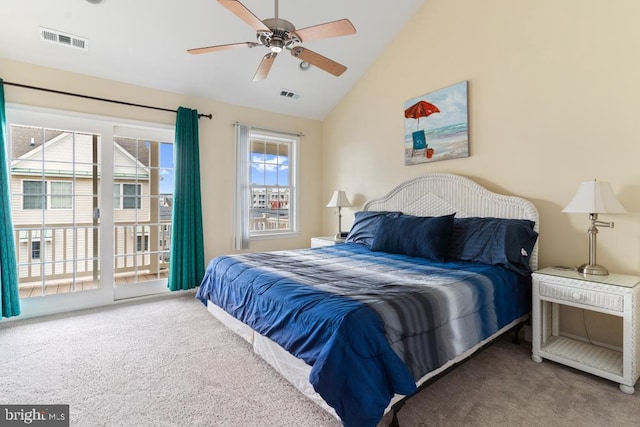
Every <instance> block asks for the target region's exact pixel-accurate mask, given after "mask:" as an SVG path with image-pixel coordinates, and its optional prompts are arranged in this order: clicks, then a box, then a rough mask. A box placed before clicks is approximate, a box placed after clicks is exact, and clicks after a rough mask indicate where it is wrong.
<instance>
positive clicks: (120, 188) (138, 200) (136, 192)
mask: <svg viewBox="0 0 640 427" xmlns="http://www.w3.org/2000/svg"><path fill="white" fill-rule="evenodd" d="M141 206H142V185H140V184H113V208H114V209H140V207H141Z"/></svg>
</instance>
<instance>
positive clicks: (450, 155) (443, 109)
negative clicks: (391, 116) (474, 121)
mask: <svg viewBox="0 0 640 427" xmlns="http://www.w3.org/2000/svg"><path fill="white" fill-rule="evenodd" d="M460 157H469V114H468V105H467V81H463V82H460V83H456V84H454V85H452V86H449V87H445V88H444V89H440V90H437V91H435V92H431V93H428V94H426V95H422V96H419V97H417V98H413V99H409V100H408V101H406V102H405V103H404V164H405V165H407V166H408V165H416V164H419V163H428V162H437V161H440V160H450V159H457V158H460Z"/></svg>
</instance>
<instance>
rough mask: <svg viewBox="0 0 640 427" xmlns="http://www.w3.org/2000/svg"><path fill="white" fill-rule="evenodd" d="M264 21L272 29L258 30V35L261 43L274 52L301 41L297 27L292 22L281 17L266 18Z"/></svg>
mask: <svg viewBox="0 0 640 427" xmlns="http://www.w3.org/2000/svg"><path fill="white" fill-rule="evenodd" d="M262 22H264V25H266V26H267V27H268V28H269V30H270V31H258V33H257V34H256V37H257V39H258V42H259V43H260V44H262V45H264V46H266V47H268V48H270V49H271V51H272V52H275V53H278V52H282V50H283V49H287V48H289V47H291V46H292V45H293V44H294V43H300V38H298V35H297V34H296V33H295V31H296V27H294V26H293V24H292V23H291V22H289V21H287V20H285V19H279V18H272V19H265V20H264V21H262Z"/></svg>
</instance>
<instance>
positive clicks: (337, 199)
mask: <svg viewBox="0 0 640 427" xmlns="http://www.w3.org/2000/svg"><path fill="white" fill-rule="evenodd" d="M349 206H351V203H349V199H347V195H346V194H345V192H344V191H342V190H336V191H334V192H333V196H331V200H329V203H327V207H328V208H338V233H336V235H335V236H333V238H334V239H336V240H342V239H344V237H345V236H343V235H342V213H341V212H340V210H341V209H342V208H343V207H349Z"/></svg>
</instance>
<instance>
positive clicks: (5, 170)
mask: <svg viewBox="0 0 640 427" xmlns="http://www.w3.org/2000/svg"><path fill="white" fill-rule="evenodd" d="M8 144H9V140H8V134H7V117H6V112H5V108H4V82H3V81H2V79H0V183H1V185H0V296H1V297H2V298H1V299H2V307H1V310H2V312H1V313H0V318H2V317H12V316H18V315H19V314H20V294H19V292H18V265H17V261H16V244H15V240H14V235H13V219H12V218H11V200H10V199H9V194H11V184H10V181H9V176H10V175H11V171H10V169H9V156H8V152H9V150H8V149H7V146H8Z"/></svg>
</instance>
